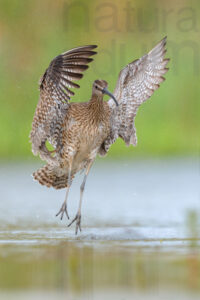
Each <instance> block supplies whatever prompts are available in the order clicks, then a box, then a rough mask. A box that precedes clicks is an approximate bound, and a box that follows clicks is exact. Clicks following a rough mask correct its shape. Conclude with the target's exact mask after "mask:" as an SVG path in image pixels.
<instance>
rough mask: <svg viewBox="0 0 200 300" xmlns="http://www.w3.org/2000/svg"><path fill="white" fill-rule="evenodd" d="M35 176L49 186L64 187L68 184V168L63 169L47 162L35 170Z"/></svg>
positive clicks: (41, 182)
mask: <svg viewBox="0 0 200 300" xmlns="http://www.w3.org/2000/svg"><path fill="white" fill-rule="evenodd" d="M73 177H74V176H73V175H72V177H71V179H72V178H73ZM33 178H34V179H35V180H37V181H39V183H40V184H42V185H46V186H47V187H54V188H55V189H62V188H65V187H67V185H68V170H67V169H65V170H63V169H62V168H60V167H57V166H52V165H50V164H47V165H45V166H44V167H42V168H40V169H38V170H37V171H36V172H34V173H33Z"/></svg>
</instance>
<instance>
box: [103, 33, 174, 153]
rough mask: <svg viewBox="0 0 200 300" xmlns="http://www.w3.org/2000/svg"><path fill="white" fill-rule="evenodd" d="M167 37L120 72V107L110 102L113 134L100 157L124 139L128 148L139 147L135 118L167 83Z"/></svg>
mask: <svg viewBox="0 0 200 300" xmlns="http://www.w3.org/2000/svg"><path fill="white" fill-rule="evenodd" d="M165 45H166V37H165V38H164V39H163V40H161V41H160V42H159V43H158V44H157V45H156V46H155V47H154V48H153V49H152V50H151V51H150V52H149V53H148V54H146V55H144V56H143V57H141V58H140V59H137V60H135V61H133V62H132V63H130V64H128V65H127V66H126V67H125V68H124V69H123V70H121V72H120V74H119V78H118V82H117V86H116V88H115V92H114V96H115V97H116V99H117V101H118V103H119V107H117V108H116V106H115V104H114V103H113V100H112V99H110V100H109V102H108V103H109V106H110V108H111V109H112V116H111V133H110V135H109V136H108V138H107V139H106V140H105V141H104V144H103V145H102V149H101V150H102V151H101V154H102V155H103V154H106V153H107V151H108V149H109V147H110V146H111V144H113V143H114V142H115V140H116V139H117V138H118V137H121V138H122V139H123V140H124V141H125V143H126V145H127V146H129V145H130V144H132V145H134V146H136V144H137V136H136V128H135V116H136V114H137V111H138V108H139V106H140V105H141V104H142V103H143V102H145V101H146V100H147V99H149V98H150V97H151V96H152V94H153V93H154V91H155V90H157V89H158V88H159V86H160V85H159V84H160V83H161V82H163V81H164V80H165V78H164V77H163V75H164V74H165V73H166V72H167V71H168V68H166V65H167V63H168V62H169V59H165V58H164V56H165V53H166V49H165Z"/></svg>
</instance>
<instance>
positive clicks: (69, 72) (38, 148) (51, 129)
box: [30, 45, 97, 162]
mask: <svg viewBox="0 0 200 300" xmlns="http://www.w3.org/2000/svg"><path fill="white" fill-rule="evenodd" d="M96 47H97V46H95V45H89V46H83V47H78V48H74V49H72V50H70V51H67V52H65V53H63V54H61V55H58V56H57V57H55V58H54V59H53V60H52V61H51V63H50V65H49V67H48V69H47V70H46V71H45V73H44V75H43V76H42V77H41V79H40V82H39V84H40V99H39V102H38V105H37V108H36V111H35V115H34V118H33V123H32V130H31V133H30V140H31V142H32V151H33V154H34V155H37V154H38V153H39V154H40V157H41V158H42V159H45V160H47V161H49V162H50V161H51V160H52V157H51V156H50V152H49V151H48V150H47V148H46V146H45V142H46V140H48V141H49V142H50V143H51V144H52V145H53V146H54V147H57V146H58V144H59V141H60V138H59V137H60V135H61V130H62V123H63V121H64V118H65V116H66V113H67V108H68V100H70V98H71V96H73V95H74V92H73V91H71V89H70V88H79V85H78V84H76V83H74V82H73V81H76V80H79V79H81V78H82V77H83V74H82V72H83V71H85V70H86V69H87V68H88V63H90V62H91V61H92V60H93V59H92V58H90V57H91V56H92V55H94V54H96V53H97V52H94V51H93V49H94V48H96Z"/></svg>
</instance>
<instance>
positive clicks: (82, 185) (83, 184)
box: [68, 159, 94, 234]
mask: <svg viewBox="0 0 200 300" xmlns="http://www.w3.org/2000/svg"><path fill="white" fill-rule="evenodd" d="M93 162H94V159H92V160H91V161H90V162H89V164H88V166H87V168H86V171H85V175H84V178H83V182H82V184H81V186H80V200H79V206H78V211H77V213H76V215H75V217H74V219H73V220H72V221H71V222H70V223H69V225H68V227H69V226H71V225H72V224H73V223H74V222H75V221H76V230H75V233H76V234H77V233H78V229H79V230H80V231H81V206H82V200H83V192H84V188H85V183H86V180H87V176H88V174H89V171H90V168H91V166H92V164H93Z"/></svg>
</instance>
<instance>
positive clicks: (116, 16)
mask: <svg viewBox="0 0 200 300" xmlns="http://www.w3.org/2000/svg"><path fill="white" fill-rule="evenodd" d="M0 8H1V9H0V57H1V64H0V91H1V96H0V103H1V109H0V136H1V147H0V158H1V159H21V158H26V159H28V158H31V157H32V153H31V145H30V144H29V142H28V136H29V132H30V129H31V122H32V117H33V114H34V111H35V107H36V104H37V101H38V96H39V92H38V80H39V78H40V76H41V75H42V74H43V72H44V71H45V68H46V67H47V66H48V64H49V62H50V61H51V59H52V58H54V57H55V56H56V55H58V54H60V53H61V52H63V51H66V50H67V49H70V48H72V47H76V46H78V45H84V44H93V43H95V44H97V45H98V46H99V48H98V52H99V54H98V55H97V56H96V57H95V61H94V62H93V63H92V64H91V68H90V69H89V70H88V71H87V72H86V74H85V76H84V78H83V79H82V81H81V82H80V84H81V89H80V90H78V91H77V92H76V95H75V97H74V98H73V101H80V99H81V100H82V101H88V99H89V98H90V94H91V85H92V82H93V80H94V79H97V78H103V79H105V80H107V81H108V82H109V87H110V90H111V91H113V89H114V87H115V83H116V80H117V76H118V73H119V71H120V69H121V68H122V67H123V66H124V65H125V64H127V63H128V62H130V61H131V60H134V59H136V58H138V57H140V56H141V55H143V54H144V53H145V52H146V51H148V50H150V49H151V48H152V46H153V45H155V44H156V43H157V42H158V41H159V40H161V39H162V38H163V37H164V36H165V35H167V36H168V44H167V48H168V52H167V57H170V58H171V61H170V64H169V67H170V71H169V72H168V73H167V75H166V79H167V80H166V81H165V82H164V84H162V86H161V88H160V89H159V90H158V91H157V92H156V93H155V94H154V95H153V97H152V98H151V100H150V101H147V103H145V104H144V105H143V106H142V107H141V108H140V111H139V113H138V115H137V119H136V127H137V135H138V146H137V147H136V148H135V149H133V148H132V147H129V148H126V147H125V146H124V142H123V141H120V140H119V141H117V143H116V144H115V145H113V146H112V149H111V151H110V153H109V155H108V156H109V157H119V156H121V157H122V156H129V157H134V156H135V155H146V156H147V155H149V156H161V155H196V154H197V153H198V151H199V132H200V126H199V119H200V99H199V93H200V88H199V78H200V77H199V76H200V38H199V30H200V23H199V20H200V15H199V11H200V10H199V8H200V2H197V1H196V2H195V1H189V0H183V1H178V0H174V1H172V0H170V1H160V0H159V1H158V0H157V1H156V0H154V1H145V0H142V1H140V0H135V1H124V2H122V1H119V0H117V1H114V0H109V1H106V2H99V1H97V0H95V1H91V0H90V1H87V2H86V1H64V0H59V1H53V0H43V1H39V0H34V1H33V0H32V1H31V0H28V1H27V0H21V1H17V0H11V1H7V0H1V2H0Z"/></svg>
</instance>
